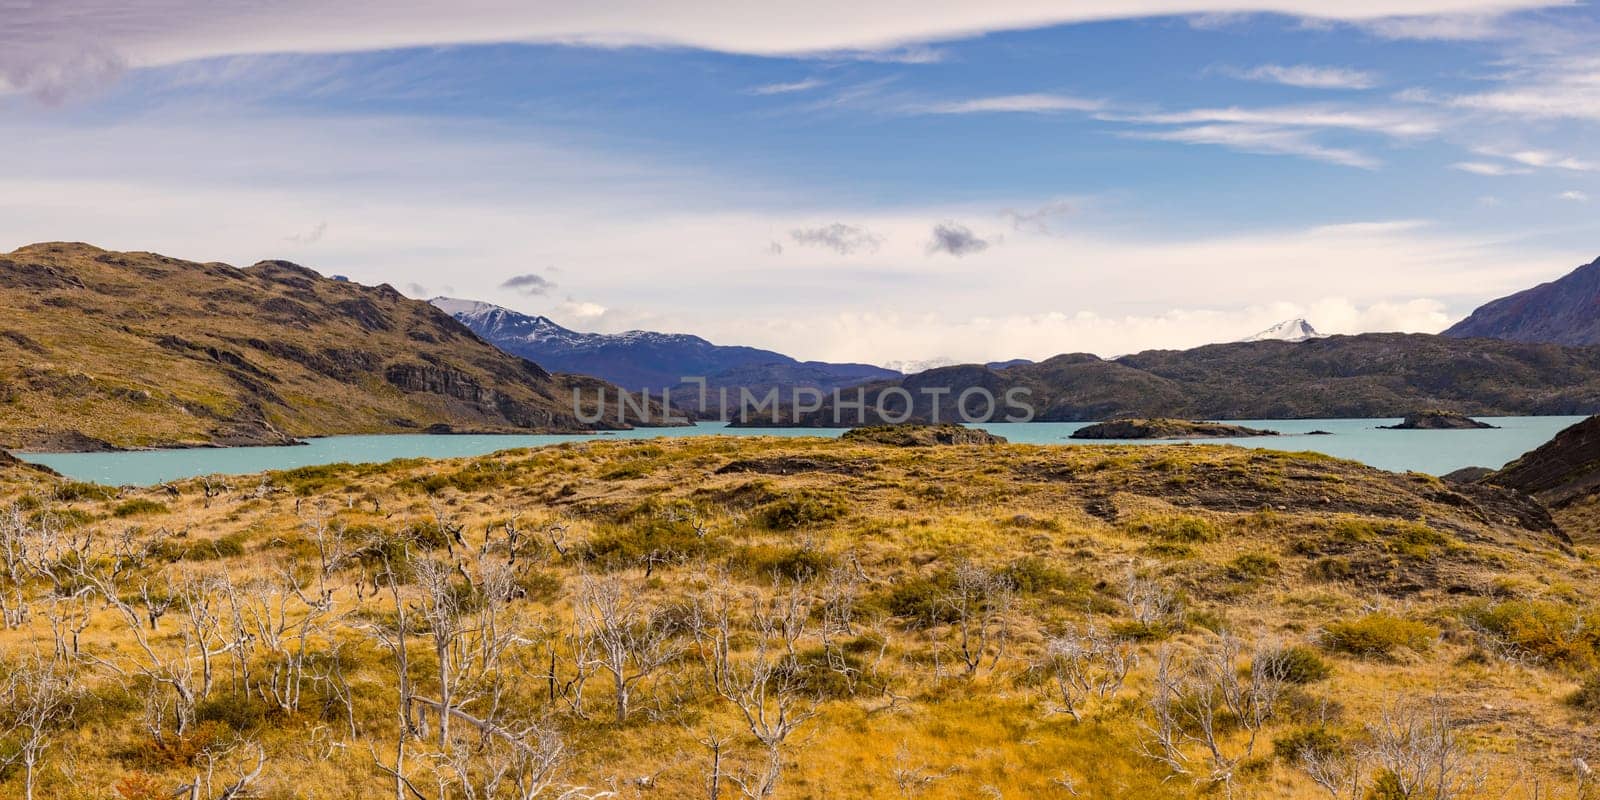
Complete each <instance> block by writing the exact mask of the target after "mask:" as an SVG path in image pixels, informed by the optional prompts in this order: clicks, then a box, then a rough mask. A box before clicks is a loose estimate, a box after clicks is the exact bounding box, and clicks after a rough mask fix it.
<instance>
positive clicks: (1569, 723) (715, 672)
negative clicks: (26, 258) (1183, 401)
mask: <svg viewBox="0 0 1600 800" xmlns="http://www.w3.org/2000/svg"><path fill="white" fill-rule="evenodd" d="M0 475H3V476H4V477H0V487H3V488H0V508H3V509H8V510H7V511H6V513H4V514H0V544H3V545H4V546H0V554H5V555H6V561H5V563H4V564H0V567H4V569H3V570H0V598H3V604H0V611H3V612H4V614H3V617H4V620H5V625H4V628H5V630H4V631H0V653H3V654H4V655H3V658H0V661H3V662H4V667H3V668H0V687H9V688H5V689H0V691H8V692H10V694H9V695H8V696H7V700H6V702H4V703H0V726H4V730H6V731H8V733H6V734H5V735H3V736H0V742H3V743H4V744H3V746H0V754H29V753H32V754H34V755H36V756H37V759H36V763H35V766H34V767H33V768H32V769H31V770H30V769H28V768H27V766H26V763H25V761H26V759H13V760H12V761H10V762H9V763H10V766H8V767H7V768H6V769H5V770H4V771H3V772H0V781H3V783H0V794H4V795H5V796H8V797H17V796H23V793H24V792H25V791H26V788H25V787H26V785H27V783H28V781H29V780H30V776H31V780H32V781H33V785H34V787H35V788H34V793H35V795H34V796H36V797H50V798H65V799H68V800H70V799H72V798H123V799H124V800H125V799H127V798H139V799H153V798H157V797H167V796H170V795H172V794H173V793H174V792H176V791H178V790H179V789H180V787H182V786H185V785H188V784H190V783H191V782H193V781H196V780H198V781H200V782H201V783H202V784H203V786H202V790H201V793H200V796H202V797H217V796H221V795H222V794H223V792H224V791H225V790H226V789H227V788H228V787H229V786H231V785H234V783H235V782H238V781H242V789H243V790H244V791H248V792H250V793H251V795H250V796H256V797H262V798H290V797H297V798H299V797H303V798H319V799H327V798H351V799H354V798H374V797H383V798H388V797H396V798H405V797H415V798H427V799H429V800H431V799H432V798H436V797H443V798H462V797H478V798H510V797H517V798H525V797H534V796H538V797H556V796H562V797H580V796H598V795H599V793H601V792H614V793H615V794H614V795H613V796H617V797H625V798H651V797H672V798H678V797H718V798H737V797H743V796H770V797H777V798H836V797H881V798H905V797H918V798H971V797H1011V798H1033V797H1086V798H1182V797H1228V796H1232V797H1273V798H1279V797H1290V798H1298V797H1304V798H1312V797H1324V796H1327V792H1325V791H1324V790H1323V789H1321V788H1319V787H1318V786H1317V785H1316V783H1315V781H1314V780H1313V776H1314V775H1317V776H1321V777H1322V778H1323V779H1325V780H1326V781H1328V782H1329V783H1330V784H1333V785H1334V787H1335V789H1336V790H1338V791H1339V792H1340V793H1339V794H1338V795H1337V796H1341V797H1378V798H1398V797H1424V796H1426V797H1495V798H1499V797H1511V798H1534V797H1563V798H1570V797H1578V796H1582V795H1580V794H1576V793H1575V791H1578V790H1579V786H1578V781H1579V780H1580V779H1579V773H1578V772H1577V771H1575V768H1574V766H1573V765H1574V761H1573V759H1574V758H1575V757H1584V758H1588V759H1589V762H1588V763H1600V762H1597V761H1596V758H1595V757H1596V756H1597V755H1600V736H1597V733H1600V731H1597V730H1596V727H1595V720H1596V719H1597V718H1600V678H1597V677H1596V675H1597V673H1596V669H1597V668H1600V635H1597V633H1596V631H1600V617H1597V616H1596V611H1595V609H1594V604H1593V598H1594V597H1595V596H1596V591H1597V589H1600V563H1597V561H1596V558H1595V555H1594V554H1593V553H1592V552H1589V551H1585V550H1581V549H1580V550H1574V549H1573V548H1572V546H1570V545H1569V544H1568V543H1567V542H1566V541H1565V539H1564V537H1563V536H1561V535H1560V534H1559V533H1558V532H1556V531H1554V530H1553V529H1552V528H1551V527H1550V523H1549V520H1548V517H1547V516H1545V515H1544V514H1543V512H1542V511H1541V510H1540V509H1539V508H1538V507H1537V506H1533V505H1532V504H1531V503H1529V502H1528V501H1526V500H1525V499H1519V496H1516V495H1512V494H1510V493H1508V492H1506V491H1504V490H1499V489H1493V488H1488V487H1477V486H1466V487H1461V486H1447V485H1445V484H1444V483H1442V482H1440V481H1438V480H1437V479H1434V478H1432V477H1429V476H1423V475H1396V474H1390V473H1384V472H1380V471H1377V470H1373V469H1370V468H1367V467H1363V466H1361V465H1357V464H1354V463H1350V462H1345V461H1339V460H1335V459H1330V458H1326V457H1322V456H1317V455H1310V454H1285V453H1274V452H1265V451H1254V450H1244V449H1239V448H1229V447H1214V446H1156V447H1104V448H1100V447H1094V448H1091V447H1072V448H1048V447H1035V446H1020V445H1005V444H971V445H958V446H932V447H930V446H921V447H900V446H893V445H889V444H875V443H872V442H870V441H867V440H865V439H863V440H862V441H845V440H820V439H743V438H738V439H736V438H695V439H682V440H671V441H659V442H605V443H573V444H568V445H561V446H555V447H549V448H542V449H538V450H532V451H512V452H508V453H502V454H498V455H494V456H489V457H485V458H479V459H471V460H457V461H439V462H429V461H420V460H413V461H401V462H394V463H391V464H388V465H381V466H329V467H314V468H305V469H301V470H296V471H292V472H284V473H275V474H269V475H266V476H264V477H240V478H211V479H203V480H194V481H189V482H185V483H180V484H177V485H174V486H172V487H169V488H163V489H157V490H150V491H126V492H122V493H113V492H111V491H108V490H103V489H101V488H99V487H94V486H90V485H85V484H73V483H69V482H66V481H63V480H61V479H58V478H50V477H47V476H43V475H39V474H37V473H31V472H26V471H23V470H12V471H11V472H10V473H0ZM19 554H20V555H19ZM6 680H10V681H11V682H10V683H6ZM30 687H31V688H30ZM623 698H625V700H624V699H623ZM441 710H444V711H447V712H448V713H440V712H441ZM444 720H448V724H445V723H444ZM19 725H20V727H19ZM514 781H520V782H521V789H520V790H514V788H513V786H512V784H513V782H514ZM463 787H470V788H471V792H470V793H469V792H468V791H467V790H466V789H464V788H463ZM573 787H588V788H587V789H585V790H582V791H574V793H572V794H563V792H565V791H567V790H569V789H572V788H573ZM532 788H540V789H541V792H540V793H537V794H535V793H533V792H532V791H531V789H532ZM413 790H414V791H413Z"/></svg>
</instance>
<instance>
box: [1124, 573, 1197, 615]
mask: <svg viewBox="0 0 1600 800" xmlns="http://www.w3.org/2000/svg"><path fill="white" fill-rule="evenodd" d="M1122 602H1123V603H1124V604H1125V605H1127V607H1128V613H1129V615H1131V616H1132V617H1133V621H1134V622H1137V623H1139V624H1140V625H1142V626H1144V627H1146V628H1154V627H1160V626H1166V625H1170V624H1171V623H1173V622H1174V621H1175V620H1177V619H1178V618H1180V617H1181V616H1182V614H1183V602H1182V601H1181V600H1179V599H1178V596H1177V595H1176V594H1174V593H1173V592H1172V590H1171V589H1168V588H1167V587H1166V586H1163V585H1162V584H1161V583H1160V582H1158V581H1156V580H1154V579H1151V578H1146V577H1141V576H1140V575H1139V574H1138V572H1136V571H1134V570H1133V569H1129V570H1128V574H1127V577H1126V578H1124V579H1123V584H1122Z"/></svg>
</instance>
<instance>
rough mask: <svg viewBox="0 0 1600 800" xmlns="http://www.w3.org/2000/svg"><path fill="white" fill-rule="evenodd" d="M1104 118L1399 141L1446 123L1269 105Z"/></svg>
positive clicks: (1405, 113) (1378, 111)
mask: <svg viewBox="0 0 1600 800" xmlns="http://www.w3.org/2000/svg"><path fill="white" fill-rule="evenodd" d="M1103 118H1104V119H1107V120H1111V121H1121V122H1136V123H1143V124H1152V125H1194V124H1203V123H1226V124H1243V125H1257V126H1272V127H1279V128H1331V129H1342V130H1352V131H1363V132H1368V133H1377V134H1382V135H1385V136H1391V137H1394V138H1399V139H1409V138H1418V137H1426V136H1432V135H1434V134H1437V133H1438V132H1439V131H1440V129H1441V128H1442V126H1443V123H1442V122H1441V121H1440V120H1439V119H1438V118H1437V117H1435V116H1434V115H1432V114H1426V113H1422V112H1417V111H1412V110H1408V109H1383V108H1348V107H1343V106H1327V105H1307V106H1268V107H1264V108H1237V107H1234V108H1197V109H1190V110H1186V111H1168V112H1156V113H1145V114H1120V115H1119V114H1111V113H1108V114H1105V115H1103Z"/></svg>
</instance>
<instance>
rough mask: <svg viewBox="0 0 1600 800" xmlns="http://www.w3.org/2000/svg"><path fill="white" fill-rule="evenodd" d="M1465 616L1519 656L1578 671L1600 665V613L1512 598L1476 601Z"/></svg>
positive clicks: (1469, 624)
mask: <svg viewBox="0 0 1600 800" xmlns="http://www.w3.org/2000/svg"><path fill="white" fill-rule="evenodd" d="M1461 618H1462V620H1463V621H1465V622H1466V623H1467V625H1468V626H1469V627H1471V628H1472V629H1473V630H1476V631H1479V632H1481V633H1484V634H1486V635H1488V636H1489V637H1490V638H1492V639H1493V640H1494V642H1495V643H1496V644H1497V645H1499V646H1500V647H1501V648H1505V649H1508V650H1509V651H1510V652H1511V654H1513V655H1515V656H1517V657H1520V658H1532V659H1534V660H1536V661H1539V662H1541V663H1545V664H1554V665H1559V666H1564V667H1568V668H1570V669H1574V670H1586V669H1594V668H1595V667H1596V666H1600V613H1595V612H1588V613H1581V612H1579V611H1578V610H1576V609H1574V608H1572V607H1571V606H1567V605H1563V604H1560V603H1553V602H1550V601H1546V600H1509V601H1506V602H1502V603H1489V602H1478V603H1473V604H1471V605H1469V606H1467V607H1466V608H1464V609H1462V611H1461Z"/></svg>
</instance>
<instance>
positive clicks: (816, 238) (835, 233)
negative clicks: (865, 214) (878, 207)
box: [789, 222, 883, 255]
mask: <svg viewBox="0 0 1600 800" xmlns="http://www.w3.org/2000/svg"><path fill="white" fill-rule="evenodd" d="M789 238H791V239H793V240H794V243H795V244H798V245H804V246H807V247H826V248H828V249H830V250H833V251H835V252H837V253H839V254H840V255H850V254H851V253H857V252H862V251H866V252H873V251H875V250H877V249H878V246H879V245H881V244H883V237H881V236H879V235H877V234H875V233H873V232H872V231H869V230H867V229H866V228H862V227H858V226H856V225H846V224H844V223H843V222H835V223H833V224H832V225H823V226H822V227H820V228H795V229H794V230H792V231H789Z"/></svg>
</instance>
